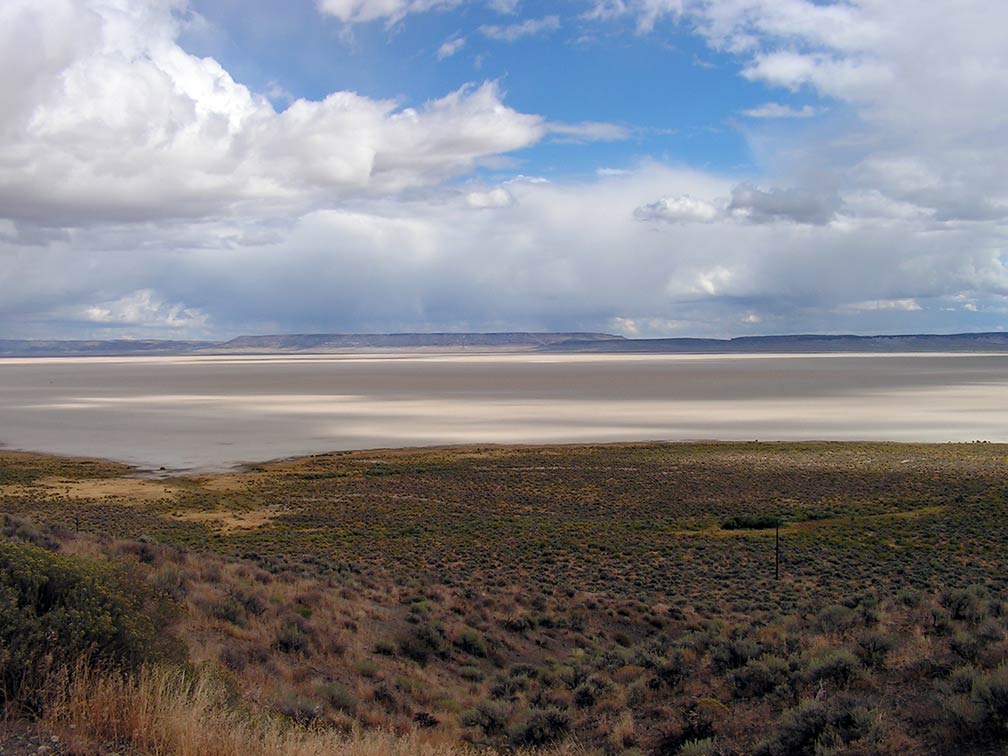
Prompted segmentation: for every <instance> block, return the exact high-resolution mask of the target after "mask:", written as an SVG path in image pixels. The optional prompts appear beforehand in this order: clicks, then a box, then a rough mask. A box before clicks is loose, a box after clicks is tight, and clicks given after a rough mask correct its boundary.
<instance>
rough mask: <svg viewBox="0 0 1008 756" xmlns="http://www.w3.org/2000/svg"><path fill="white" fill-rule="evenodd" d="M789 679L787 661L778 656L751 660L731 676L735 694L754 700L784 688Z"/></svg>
mask: <svg viewBox="0 0 1008 756" xmlns="http://www.w3.org/2000/svg"><path fill="white" fill-rule="evenodd" d="M788 677H789V667H788V663H787V661H785V660H784V659H781V658H780V657H779V656H763V657H760V658H759V659H752V660H750V661H749V662H747V663H746V665H745V666H744V667H742V669H739V670H737V671H736V672H735V674H734V675H732V682H733V683H734V684H735V692H736V694H737V695H738V696H739V697H740V698H756V697H759V696H765V695H767V694H769V693H773V692H774V691H775V690H777V689H778V688H780V687H782V686H784V685H785V684H786V683H787V681H788Z"/></svg>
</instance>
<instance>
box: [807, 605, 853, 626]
mask: <svg viewBox="0 0 1008 756" xmlns="http://www.w3.org/2000/svg"><path fill="white" fill-rule="evenodd" d="M816 620H817V622H818V624H819V628H820V629H821V630H822V631H823V632H824V633H837V632H842V631H844V630H847V629H849V628H851V627H854V626H855V625H857V624H858V623H859V622H860V618H859V617H858V614H857V612H855V611H854V610H853V609H850V608H848V607H846V606H841V605H840V604H832V605H831V606H827V607H824V608H823V609H822V610H821V611H820V612H819V614H818V615H817V617H816Z"/></svg>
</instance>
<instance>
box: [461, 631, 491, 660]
mask: <svg viewBox="0 0 1008 756" xmlns="http://www.w3.org/2000/svg"><path fill="white" fill-rule="evenodd" d="M455 645H456V646H458V647H459V649H461V650H462V651H464V652H465V653H467V654H469V655H470V656H476V657H479V658H483V657H484V656H486V655H487V645H486V641H485V640H484V639H483V636H482V635H480V634H479V633H478V632H477V631H476V630H473V629H472V628H471V627H467V628H465V629H464V630H463V631H462V632H461V633H459V636H458V638H456V639H455Z"/></svg>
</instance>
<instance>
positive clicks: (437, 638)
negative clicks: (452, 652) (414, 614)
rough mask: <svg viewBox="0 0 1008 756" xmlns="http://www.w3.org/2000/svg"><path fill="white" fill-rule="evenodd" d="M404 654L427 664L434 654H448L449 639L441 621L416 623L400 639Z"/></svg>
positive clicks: (400, 647) (442, 655) (401, 649)
mask: <svg viewBox="0 0 1008 756" xmlns="http://www.w3.org/2000/svg"><path fill="white" fill-rule="evenodd" d="M399 650H400V651H401V652H402V654H403V656H405V657H407V658H409V659H412V660H413V661H415V662H417V663H418V664H426V663H427V662H428V661H429V660H430V658H431V657H432V656H441V657H444V656H447V655H448V640H447V638H445V635H444V630H443V628H442V627H441V623H439V622H422V623H420V624H418V625H414V626H413V627H412V628H411V629H410V630H409V631H407V632H406V634H405V635H403V637H402V638H401V639H400V640H399Z"/></svg>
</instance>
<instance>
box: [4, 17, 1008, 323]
mask: <svg viewBox="0 0 1008 756" xmlns="http://www.w3.org/2000/svg"><path fill="white" fill-rule="evenodd" d="M3 18H4V20H5V23H4V24H3V25H2V27H0V66H3V67H4V70H5V71H8V72H11V73H12V75H9V76H7V77H6V78H5V79H4V80H3V81H2V82H0V94H2V95H3V97H4V102H5V108H4V110H3V112H2V113H0V136H2V139H0V261H2V262H3V263H4V264H3V265H2V266H0V337H8V338H11V337H127V338H134V337H164V338H177V337H226V336H232V335H236V334H240V333H263V332H305V331H315V332H321V331H393V330H395V331H403V330H418V331H423V330H454V331H462V330H508V329H514V330H522V329H530V330H578V329H581V330H592V331H611V332H616V333H622V334H626V335H636V336H711V335H713V336H732V335H742V334H757V333H787V332H792V333H793V332H819V333H829V332H833V333H836V332H853V333H886V332H923V331H930V332H954V331H977V330H996V329H1002V328H1003V327H1004V326H1005V324H1006V321H1008V251H1006V250H1008V245H1006V238H1008V191H1006V189H1005V185H1004V181H1003V176H1004V175H1006V174H1008V153H1006V151H1005V150H1004V144H1005V142H1006V139H1008V113H1006V111H1005V110H1004V108H1003V106H1002V104H1001V103H1003V102H1004V101H1006V100H1008V61H1006V59H1005V57H1004V54H1003V50H1004V40H1003V33H1002V32H1001V31H1000V30H1001V29H1003V28H1004V27H1005V25H1006V24H1008V6H1004V7H1002V6H1000V5H996V4H991V3H989V2H985V1H984V0H933V1H932V2H929V3H927V4H926V5H922V4H920V3H919V2H916V1H911V0H833V1H830V0H565V1H564V2H553V3H544V2H538V3H537V2H531V1H530V0H317V2H312V1H311V0H301V1H299V2H291V3H287V4H284V6H283V7H282V8H280V7H279V6H278V4H276V3H273V2H257V1H255V0H253V1H246V2H239V0H77V1H76V2H73V3H66V2H62V1H61V0H41V1H39V0H8V2H7V3H5V5H4V16H3ZM934 49H941V50H942V54H941V55H940V56H931V57H929V58H927V59H926V60H924V59H922V57H921V55H922V53H921V51H922V50H934Z"/></svg>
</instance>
